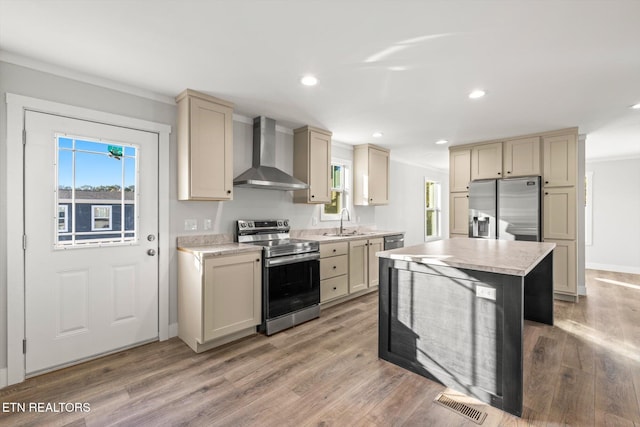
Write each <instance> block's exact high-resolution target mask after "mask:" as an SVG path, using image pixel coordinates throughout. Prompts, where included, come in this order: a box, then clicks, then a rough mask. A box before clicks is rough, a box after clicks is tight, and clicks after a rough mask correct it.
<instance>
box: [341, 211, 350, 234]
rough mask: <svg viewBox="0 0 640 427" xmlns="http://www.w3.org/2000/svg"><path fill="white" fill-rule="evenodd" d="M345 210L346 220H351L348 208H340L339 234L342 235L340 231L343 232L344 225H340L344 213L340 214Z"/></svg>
mask: <svg viewBox="0 0 640 427" xmlns="http://www.w3.org/2000/svg"><path fill="white" fill-rule="evenodd" d="M345 211H347V221H351V214H350V213H349V209H347V208H342V210H341V211H340V234H341V235H342V233H343V232H344V227H343V226H342V218H343V216H344V215H342V214H343V213H344V212H345Z"/></svg>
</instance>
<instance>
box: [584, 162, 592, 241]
mask: <svg viewBox="0 0 640 427" xmlns="http://www.w3.org/2000/svg"><path fill="white" fill-rule="evenodd" d="M584 244H585V245H587V246H591V245H593V172H587V174H586V175H585V177H584Z"/></svg>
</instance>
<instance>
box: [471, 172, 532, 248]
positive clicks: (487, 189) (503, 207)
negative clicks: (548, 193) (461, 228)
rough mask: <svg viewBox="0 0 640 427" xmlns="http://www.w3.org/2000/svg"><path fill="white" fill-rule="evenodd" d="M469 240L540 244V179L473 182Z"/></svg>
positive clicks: (525, 178)
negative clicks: (470, 238) (525, 241)
mask: <svg viewBox="0 0 640 427" xmlns="http://www.w3.org/2000/svg"><path fill="white" fill-rule="evenodd" d="M469 237H474V238H481V239H503V240H528V241H534V242H540V241H541V240H542V214H541V186H540V177H539V176H527V177H522V178H508V179H497V180H496V179H487V180H478V181H472V182H471V184H470V185H469Z"/></svg>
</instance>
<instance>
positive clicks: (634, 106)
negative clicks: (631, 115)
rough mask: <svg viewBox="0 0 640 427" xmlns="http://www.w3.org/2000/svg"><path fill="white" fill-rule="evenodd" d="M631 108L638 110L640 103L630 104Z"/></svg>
mask: <svg viewBox="0 0 640 427" xmlns="http://www.w3.org/2000/svg"><path fill="white" fill-rule="evenodd" d="M631 108H633V109H634V110H640V104H636V105H632V106H631Z"/></svg>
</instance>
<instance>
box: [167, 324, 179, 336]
mask: <svg viewBox="0 0 640 427" xmlns="http://www.w3.org/2000/svg"><path fill="white" fill-rule="evenodd" d="M177 336H178V324H177V323H171V324H170V325H169V338H173V337H177Z"/></svg>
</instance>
